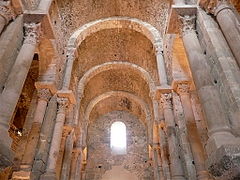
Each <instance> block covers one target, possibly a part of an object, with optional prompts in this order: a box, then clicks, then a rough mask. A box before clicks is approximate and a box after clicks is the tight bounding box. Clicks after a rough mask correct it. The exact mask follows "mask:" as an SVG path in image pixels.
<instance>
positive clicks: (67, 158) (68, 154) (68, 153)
mask: <svg viewBox="0 0 240 180" xmlns="http://www.w3.org/2000/svg"><path fill="white" fill-rule="evenodd" d="M73 142H74V130H72V131H71V133H70V134H69V135H68V137H67V140H66V143H65V148H64V156H63V163H62V171H61V178H60V179H61V180H68V179H69V176H70V165H71V158H72V151H73Z"/></svg>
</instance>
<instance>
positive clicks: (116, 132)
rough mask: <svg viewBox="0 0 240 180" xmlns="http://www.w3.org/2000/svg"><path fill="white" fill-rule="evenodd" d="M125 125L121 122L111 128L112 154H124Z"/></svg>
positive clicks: (125, 144)
mask: <svg viewBox="0 0 240 180" xmlns="http://www.w3.org/2000/svg"><path fill="white" fill-rule="evenodd" d="M126 146H127V140H126V125H125V124H124V123H123V122H120V121H117V122H114V123H113V124H112V126H111V149H112V152H113V153H114V154H126V152H127V150H126V149H127V147H126Z"/></svg>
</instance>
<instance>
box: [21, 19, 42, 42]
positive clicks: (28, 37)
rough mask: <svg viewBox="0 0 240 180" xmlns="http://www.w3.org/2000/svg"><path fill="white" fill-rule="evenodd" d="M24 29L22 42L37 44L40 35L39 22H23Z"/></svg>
mask: <svg viewBox="0 0 240 180" xmlns="http://www.w3.org/2000/svg"><path fill="white" fill-rule="evenodd" d="M24 30H25V36H24V39H25V40H24V43H25V44H37V43H38V40H39V36H40V23H25V24H24Z"/></svg>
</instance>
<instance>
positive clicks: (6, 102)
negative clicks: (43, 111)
mask: <svg viewBox="0 0 240 180" xmlns="http://www.w3.org/2000/svg"><path fill="white" fill-rule="evenodd" d="M39 27H40V26H39V24H35V23H31V24H25V40H24V42H23V45H22V47H21V50H20V52H19V54H18V56H17V59H16V61H15V63H14V65H13V67H12V69H11V72H10V74H9V76H8V78H7V81H6V84H5V88H4V89H3V91H2V94H1V95H0V134H2V136H0V144H1V149H0V154H3V155H4V156H5V158H6V159H11V156H10V154H9V152H10V146H11V142H12V140H11V138H10V137H8V129H9V122H10V120H11V118H12V116H13V113H14V110H15V107H16V105H17V102H18V99H19V96H20V94H21V91H22V88H23V85H24V82H25V79H26V77H27V74H28V71H29V68H30V66H31V63H32V59H33V55H34V52H35V48H36V45H37V42H38V36H39Z"/></svg>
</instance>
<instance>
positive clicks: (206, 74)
mask: <svg viewBox="0 0 240 180" xmlns="http://www.w3.org/2000/svg"><path fill="white" fill-rule="evenodd" d="M180 19H181V20H182V21H183V43H184V47H185V49H186V53H187V55H188V60H189V64H190V67H191V70H192V75H193V79H194V82H195V85H196V88H197V90H198V94H199V98H200V101H201V103H202V105H203V108H204V112H205V115H206V119H207V124H208V132H209V135H210V140H209V142H212V143H213V144H212V143H210V144H209V146H211V147H209V148H207V153H208V154H211V153H212V152H213V151H214V150H215V149H217V148H218V147H220V146H221V144H223V142H224V141H225V142H226V141H227V142H229V141H231V140H232V139H233V138H234V136H233V135H232V134H231V133H230V127H229V122H228V120H227V117H226V115H225V113H224V109H223V106H222V104H221V100H220V96H219V93H218V91H217V89H216V88H215V86H214V85H213V83H212V80H211V73H210V69H209V67H208V65H207V62H206V59H205V56H204V54H203V52H202V49H201V46H200V44H199V41H198V38H197V35H196V32H195V31H194V23H195V16H184V17H182V18H180ZM211 137H212V138H211ZM211 140H212V141H211ZM214 146H215V147H214Z"/></svg>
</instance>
